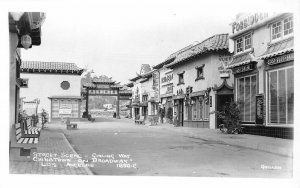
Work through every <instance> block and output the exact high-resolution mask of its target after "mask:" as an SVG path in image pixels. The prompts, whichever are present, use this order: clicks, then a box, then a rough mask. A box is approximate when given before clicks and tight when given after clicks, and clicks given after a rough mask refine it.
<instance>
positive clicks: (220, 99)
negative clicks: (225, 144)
mask: <svg viewBox="0 0 300 188" xmlns="http://www.w3.org/2000/svg"><path fill="white" fill-rule="evenodd" d="M233 100H234V96H233V94H222V95H217V111H221V110H222V108H223V106H224V105H225V104H226V103H229V102H231V101H233ZM223 123H224V122H223V120H222V119H220V118H218V117H217V124H216V128H219V125H220V124H223Z"/></svg>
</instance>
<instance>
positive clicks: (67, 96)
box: [20, 61, 83, 121]
mask: <svg viewBox="0 0 300 188" xmlns="http://www.w3.org/2000/svg"><path fill="white" fill-rule="evenodd" d="M82 72H83V69H81V68H79V67H77V66H76V64H74V63H62V62H39V61H23V62H22V66H21V78H22V79H23V80H28V82H27V87H26V88H22V89H21V91H20V96H21V97H22V98H23V102H30V101H34V100H38V101H39V105H38V113H40V112H41V111H42V109H44V110H46V112H47V113H49V120H50V121H53V120H60V119H61V118H66V117H69V118H71V119H74V118H75V119H76V118H80V114H81V112H80V105H81V74H82ZM25 110H26V109H25Z"/></svg>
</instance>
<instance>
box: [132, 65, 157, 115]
mask: <svg viewBox="0 0 300 188" xmlns="http://www.w3.org/2000/svg"><path fill="white" fill-rule="evenodd" d="M130 81H131V84H129V85H130V86H131V87H132V104H131V107H132V114H133V118H135V119H136V118H138V117H139V118H140V119H144V120H146V121H149V117H151V116H156V115H158V104H159V72H158V71H157V70H153V69H151V67H150V65H148V64H143V65H142V67H141V71H140V74H137V76H136V77H134V78H132V79H130Z"/></svg>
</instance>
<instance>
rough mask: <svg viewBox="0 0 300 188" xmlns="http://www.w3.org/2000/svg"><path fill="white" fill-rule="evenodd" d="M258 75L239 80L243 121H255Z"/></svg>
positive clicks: (238, 86) (238, 97)
mask: <svg viewBox="0 0 300 188" xmlns="http://www.w3.org/2000/svg"><path fill="white" fill-rule="evenodd" d="M256 90H257V83H256V75H252V76H245V77H240V78H237V100H238V102H239V103H240V112H241V121H242V122H254V121H255V96H256Z"/></svg>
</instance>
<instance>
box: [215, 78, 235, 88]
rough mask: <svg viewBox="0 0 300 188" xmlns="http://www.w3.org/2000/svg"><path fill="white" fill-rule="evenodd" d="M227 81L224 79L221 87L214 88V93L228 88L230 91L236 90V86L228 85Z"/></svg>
mask: <svg viewBox="0 0 300 188" xmlns="http://www.w3.org/2000/svg"><path fill="white" fill-rule="evenodd" d="M226 80H227V79H223V83H222V84H221V85H220V86H219V87H217V86H215V87H213V88H212V89H213V91H218V90H220V89H222V88H223V87H226V88H228V89H230V90H233V89H234V86H230V85H228V83H227V81H226Z"/></svg>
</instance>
